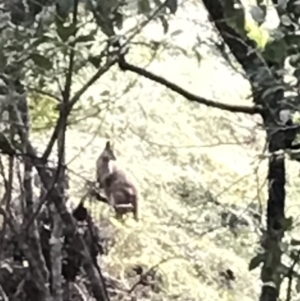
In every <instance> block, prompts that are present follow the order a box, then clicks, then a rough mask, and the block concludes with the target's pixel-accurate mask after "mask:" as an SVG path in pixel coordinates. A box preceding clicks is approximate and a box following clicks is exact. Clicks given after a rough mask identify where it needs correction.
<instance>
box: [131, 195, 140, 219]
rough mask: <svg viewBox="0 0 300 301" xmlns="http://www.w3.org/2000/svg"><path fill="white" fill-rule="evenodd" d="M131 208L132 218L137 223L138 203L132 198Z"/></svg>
mask: <svg viewBox="0 0 300 301" xmlns="http://www.w3.org/2000/svg"><path fill="white" fill-rule="evenodd" d="M132 206H133V217H134V219H135V220H136V221H137V222H138V221H139V210H138V209H139V208H138V201H137V198H136V197H134V198H133V199H132Z"/></svg>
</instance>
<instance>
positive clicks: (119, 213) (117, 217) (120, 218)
mask: <svg viewBox="0 0 300 301" xmlns="http://www.w3.org/2000/svg"><path fill="white" fill-rule="evenodd" d="M115 212H116V219H117V220H122V219H123V214H122V213H121V212H119V211H118V210H116V208H115Z"/></svg>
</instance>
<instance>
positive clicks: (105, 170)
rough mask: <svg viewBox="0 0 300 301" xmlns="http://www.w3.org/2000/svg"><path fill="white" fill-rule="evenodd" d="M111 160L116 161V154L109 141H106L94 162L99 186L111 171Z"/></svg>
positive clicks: (101, 185) (102, 184)
mask: <svg viewBox="0 0 300 301" xmlns="http://www.w3.org/2000/svg"><path fill="white" fill-rule="evenodd" d="M112 161H116V156H115V154H114V151H113V149H112V147H111V144H110V141H107V142H106V144H105V147H104V149H103V150H102V152H101V154H100V156H99V157H98V159H97V162H96V171H97V182H98V183H99V185H100V188H101V187H103V186H104V181H106V180H107V179H108V178H109V176H110V175H111V173H112V169H113V167H112Z"/></svg>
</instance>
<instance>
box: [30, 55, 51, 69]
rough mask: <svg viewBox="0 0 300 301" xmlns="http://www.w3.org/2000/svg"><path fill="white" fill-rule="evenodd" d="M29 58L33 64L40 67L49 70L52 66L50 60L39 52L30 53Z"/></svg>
mask: <svg viewBox="0 0 300 301" xmlns="http://www.w3.org/2000/svg"><path fill="white" fill-rule="evenodd" d="M29 58H30V59H32V61H33V62H34V64H35V65H37V66H38V67H40V68H42V69H45V70H50V69H51V68H52V62H51V61H50V60H49V59H48V58H46V57H45V56H43V55H41V54H39V53H31V54H30V56H29Z"/></svg>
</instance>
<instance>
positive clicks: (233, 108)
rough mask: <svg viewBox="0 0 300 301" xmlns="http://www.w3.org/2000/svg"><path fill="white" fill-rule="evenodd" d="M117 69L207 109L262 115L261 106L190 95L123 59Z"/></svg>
mask: <svg viewBox="0 0 300 301" xmlns="http://www.w3.org/2000/svg"><path fill="white" fill-rule="evenodd" d="M119 67H120V69H121V70H123V71H131V72H133V73H136V74H139V75H141V76H143V77H146V78H148V79H150V80H153V81H155V82H157V83H159V84H161V85H164V86H166V87H167V88H169V89H170V90H172V91H174V92H176V93H178V94H180V95H182V96H183V97H185V98H186V99H188V100H190V101H193V102H197V103H200V104H203V105H206V106H208V107H213V108H217V109H220V110H225V111H229V112H233V113H245V114H250V115H254V114H261V113H262V107H261V106H237V105H230V104H226V103H220V102H216V101H213V100H209V99H206V98H203V97H200V96H197V95H195V94H192V93H190V92H188V91H186V90H184V89H182V88H181V87H179V86H177V85H176V84H174V83H171V82H169V81H168V80H166V79H164V78H163V77H161V76H158V75H155V74H153V73H151V72H149V71H147V70H145V69H142V68H140V67H137V66H134V65H131V64H129V63H127V62H126V61H125V59H124V57H123V58H120V60H119Z"/></svg>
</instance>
